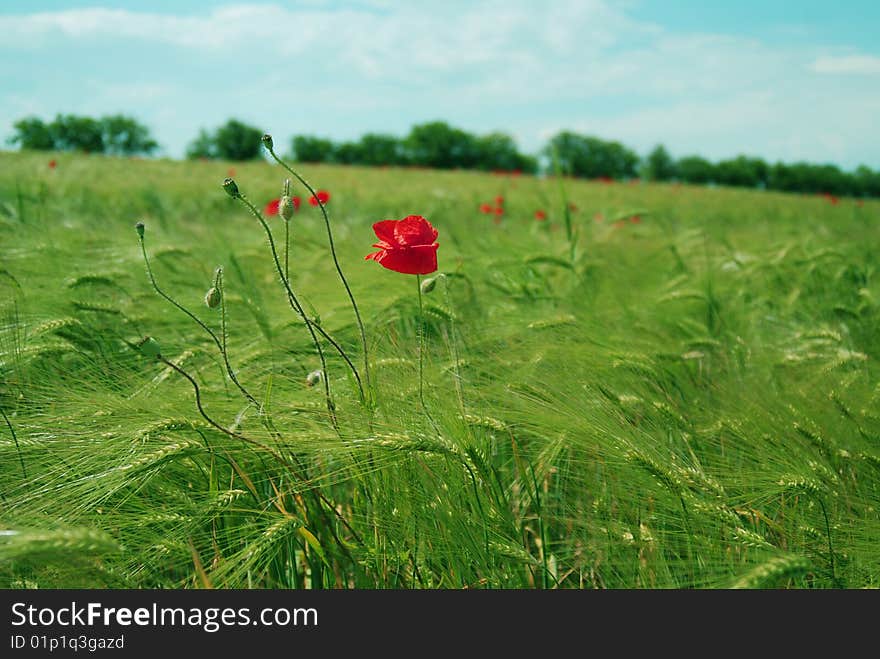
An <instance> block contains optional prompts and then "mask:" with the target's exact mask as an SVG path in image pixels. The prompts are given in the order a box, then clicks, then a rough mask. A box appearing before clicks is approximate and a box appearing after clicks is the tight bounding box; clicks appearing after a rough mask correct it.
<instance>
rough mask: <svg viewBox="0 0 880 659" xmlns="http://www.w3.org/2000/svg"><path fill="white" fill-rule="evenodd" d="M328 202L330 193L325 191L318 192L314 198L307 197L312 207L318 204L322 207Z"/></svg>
mask: <svg viewBox="0 0 880 659" xmlns="http://www.w3.org/2000/svg"><path fill="white" fill-rule="evenodd" d="M328 201H330V193H329V192H327V191H326V190H318V192H317V193H315V196H314V197H309V203H310V204H311V205H312V206H317V205H318V204H321V205H322V206H323V205H324V204H326V203H327V202H328Z"/></svg>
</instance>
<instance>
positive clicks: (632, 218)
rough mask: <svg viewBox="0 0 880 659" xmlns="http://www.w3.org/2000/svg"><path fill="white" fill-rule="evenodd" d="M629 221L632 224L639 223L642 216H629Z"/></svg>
mask: <svg viewBox="0 0 880 659" xmlns="http://www.w3.org/2000/svg"><path fill="white" fill-rule="evenodd" d="M629 221H630V222H632V223H633V224H639V223H640V222H641V221H642V216H641V215H633V216H632V217H630V218H629Z"/></svg>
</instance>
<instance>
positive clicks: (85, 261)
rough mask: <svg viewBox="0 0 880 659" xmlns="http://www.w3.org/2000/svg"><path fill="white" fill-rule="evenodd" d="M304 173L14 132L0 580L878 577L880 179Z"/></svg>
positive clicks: (775, 580)
mask: <svg viewBox="0 0 880 659" xmlns="http://www.w3.org/2000/svg"><path fill="white" fill-rule="evenodd" d="M53 157H54V158H55V160H56V165H57V166H54V167H49V165H48V163H49V159H50V158H53ZM233 168H234V171H231V170H232V169H233ZM297 171H298V172H300V173H301V174H303V176H304V177H305V178H306V180H307V181H308V182H309V183H311V184H312V185H313V186H314V187H315V188H316V189H321V190H326V191H327V192H328V193H329V200H328V201H327V203H326V209H327V212H328V213H329V217H330V223H331V227H332V235H333V239H334V244H335V249H336V253H337V254H338V258H339V263H340V266H341V270H342V271H343V273H344V275H345V278H346V280H347V282H348V284H349V285H350V288H351V292H352V297H353V298H354V299H355V300H356V304H357V308H358V310H359V314H360V317H361V318H362V321H363V326H364V335H365V339H366V345H367V349H368V350H367V354H366V355H365V354H364V350H363V342H362V338H361V333H360V331H359V327H358V322H357V317H356V316H355V313H354V311H353V308H352V304H351V300H350V299H349V296H348V294H347V292H346V289H345V288H344V286H343V285H342V282H341V280H340V277H339V275H338V273H337V270H336V268H335V266H334V262H333V260H332V258H331V254H330V250H329V248H328V241H327V229H326V226H325V223H324V221H323V219H322V214H321V212H320V207H319V206H313V205H310V204H309V203H307V200H308V198H309V193H308V191H306V190H305V189H304V188H303V186H302V185H301V184H300V183H298V182H297V181H296V180H295V179H294V180H293V184H292V189H291V194H295V195H298V196H300V197H301V198H302V200H303V203H302V204H301V206H300V207H299V209H298V210H297V211H296V212H295V213H294V214H293V218H292V219H291V220H290V223H289V252H288V256H287V262H288V265H287V268H288V270H289V278H288V280H289V284H290V289H291V292H292V293H293V294H294V296H295V298H296V300H298V304H299V308H300V309H302V310H303V312H304V314H305V316H306V318H307V320H308V322H304V321H303V318H302V317H301V316H300V314H299V313H298V312H297V310H296V308H292V306H291V304H289V300H288V297H289V296H288V293H287V292H286V291H285V288H284V285H283V283H282V281H281V279H280V278H279V275H278V270H279V269H281V270H282V271H283V270H284V268H285V265H284V261H285V254H284V252H285V249H284V243H285V223H284V220H283V219H282V218H281V217H279V216H277V215H274V216H267V217H266V218H265V221H266V223H267V226H268V227H269V228H270V229H271V231H272V234H273V241H274V243H275V246H276V248H277V254H278V257H279V262H278V265H277V266H276V262H275V260H274V258H273V254H272V252H271V251H270V247H269V243H268V240H267V236H266V233H265V231H264V229H263V227H262V226H261V224H260V222H259V221H258V219H257V218H256V217H255V216H254V215H253V214H252V213H251V212H250V211H249V209H248V208H247V206H246V205H245V204H244V203H242V202H241V201H240V200H236V199H232V198H230V196H229V195H227V194H226V192H225V191H224V189H223V187H222V183H223V180H224V178H226V177H227V176H230V175H232V176H234V179H235V181H236V183H237V185H238V188H239V190H240V191H241V193H243V194H244V195H245V196H246V197H247V199H248V200H250V202H251V203H252V204H253V205H254V207H255V208H256V209H258V210H260V211H262V210H263V208H264V206H265V205H266V203H267V202H269V201H270V200H272V199H273V198H277V197H278V196H279V195H280V194H281V192H282V184H283V181H284V179H285V177H289V175H287V174H286V172H285V171H284V170H283V169H282V168H281V167H279V166H277V165H275V164H269V163H266V162H260V163H252V164H238V163H236V164H230V163H222V162H200V161H192V162H175V161H159V160H135V159H115V158H107V157H95V156H92V157H89V156H83V155H80V156H75V155H65V154H55V155H54V156H53V155H51V154H50V155H46V154H37V153H0V409H2V413H3V415H2V418H0V586H3V587H6V588H10V587H11V588H33V587H36V588H57V587H95V588H201V587H210V586H213V587H216V588H456V589H457V588H532V587H535V588H728V587H746V588H749V587H764V588H768V587H773V588H775V587H790V588H835V587H836V588H863V587H876V586H878V585H880V552H878V551H877V547H878V545H880V513H878V510H880V377H878V376H880V369H878V359H880V270H878V258H877V245H878V244H880V202H877V201H865V202H863V203H859V202H856V201H855V200H852V199H846V198H841V199H839V200H838V199H834V200H832V199H830V198H828V197H822V196H814V195H811V196H797V195H787V194H779V193H770V192H764V191H750V190H742V189H724V188H707V187H692V186H679V185H675V184H647V183H641V182H636V183H620V182H607V181H606V182H602V181H579V180H574V179H564V180H560V179H555V178H552V177H549V178H535V177H531V176H513V175H502V174H480V173H466V172H440V171H431V170H415V169H394V168H390V169H387V168H386V169H379V168H376V169H366V168H355V167H341V166H315V165H313V166H308V165H303V166H301V168H299V166H297ZM481 206H483V208H482V209H481ZM496 209H500V210H496ZM408 215H420V216H423V217H425V218H427V219H428V220H429V221H430V223H431V224H432V225H433V227H434V228H436V230H437V231H438V238H437V242H438V243H439V250H438V252H437V254H438V263H439V269H438V271H437V273H434V274H432V275H427V276H422V277H421V278H417V277H416V276H415V275H410V274H400V273H397V272H393V271H391V270H388V269H385V268H383V267H381V266H380V265H379V264H378V263H375V262H373V261H369V260H364V257H365V256H366V255H367V254H369V253H371V252H375V251H376V248H373V247H371V245H372V244H373V243H375V242H377V238H376V235H375V234H374V232H373V229H372V225H373V224H374V223H375V222H378V221H380V220H386V219H395V220H399V219H401V218H404V217H406V216H408ZM137 222H143V224H144V240H143V246H144V252H143V253H142V251H141V245H140V243H139V238H138V232H137V231H136V229H135V224H136V223H137ZM144 253H145V254H146V255H147V257H148V259H149V265H150V269H151V272H152V275H153V276H154V278H155V283H156V286H157V287H158V290H157V288H156V287H154V286H153V284H152V283H151V280H150V277H149V275H148V272H147V268H146V264H145V260H144ZM218 266H222V285H221V286H217V284H220V283H221V282H219V281H215V280H216V277H215V269H216V268H217V267H218ZM420 283H421V284H422V286H421V291H423V292H422V293H421V294H420V288H419V284H420ZM212 286H215V287H218V288H222V295H220V296H219V298H218V299H221V298H222V304H218V305H216V306H214V307H213V308H212V307H209V306H207V305H206V302H205V296H206V293H207V292H208V290H209V289H210V288H211V287H212ZM159 291H161V294H160V292H159ZM162 294H164V295H166V296H168V297H170V298H172V299H173V300H174V302H173V303H172V302H170V301H169V300H167V299H165V298H163V296H162ZM215 301H216V300H215ZM178 305H179V306H178ZM181 307H183V309H185V311H184V310H182V309H181ZM190 314H192V315H194V316H195V317H196V318H197V319H198V321H199V322H196V321H195V320H193V318H192V317H191V315H190ZM200 323H201V324H200ZM202 324H203V325H204V326H202ZM312 333H314V335H315V337H316V338H315V340H313V338H312V336H311V334H312ZM147 336H150V337H153V338H154V340H155V342H156V343H153V342H150V343H148V344H146V345H142V340H143V338H144V337H147ZM331 340H332V342H331ZM316 341H317V343H318V344H319V345H320V346H321V352H322V354H323V359H324V361H325V367H322V364H321V360H320V357H319V355H318V353H317V351H316V348H315V343H316ZM334 344H335V345H334ZM151 347H152V348H154V349H152V350H151V349H150V348H151ZM337 348H338V349H337ZM156 352H159V353H160V355H159V356H158V357H157V355H156ZM224 354H225V355H226V358H227V359H226V360H225V359H224ZM225 361H228V367H227V364H226V363H225ZM349 362H350V363H349ZM315 371H325V373H323V374H316V373H315ZM230 373H232V374H234V376H235V379H233V378H232V377H231V376H230ZM355 373H357V376H355ZM324 375H326V378H325V377H324ZM325 384H326V387H325ZM359 384H360V386H359ZM361 390H363V393H361ZM196 392H198V400H197V399H196ZM328 392H329V394H330V397H329V399H332V404H328V400H329V399H328V396H327V394H328ZM199 405H201V412H200V409H199Z"/></svg>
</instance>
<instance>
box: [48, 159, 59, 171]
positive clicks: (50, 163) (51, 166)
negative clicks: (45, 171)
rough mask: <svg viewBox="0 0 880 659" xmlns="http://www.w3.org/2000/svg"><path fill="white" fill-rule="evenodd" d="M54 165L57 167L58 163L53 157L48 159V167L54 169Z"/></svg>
mask: <svg viewBox="0 0 880 659" xmlns="http://www.w3.org/2000/svg"><path fill="white" fill-rule="evenodd" d="M56 167H58V163H57V162H56V161H55V159H54V158H53V159H52V160H50V161H49V169H55V168H56Z"/></svg>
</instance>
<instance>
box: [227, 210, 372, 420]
mask: <svg viewBox="0 0 880 659" xmlns="http://www.w3.org/2000/svg"><path fill="white" fill-rule="evenodd" d="M235 198H236V199H238V200H239V201H241V203H243V204H244V205H245V206H247V207H248V209H249V210H250V212H251V214H252V215H253V216H254V217H256V218H257V220H259V222H260V224H261V225H262V227H263V230H264V231H265V232H266V237H267V238H268V239H269V250H270V251H271V252H272V260H273V261H274V263H275V269H276V270H277V271H278V276H279V277H280V278H281V284H282V285H283V286H284V289H285V291H286V292H287V301H288V302H289V303H290V306H291V308H292V309H293V310H294V311H295V312H296V313H297V314H298V315H299V317H300V318H301V319H302V321H303V322H304V323H305V325H306V329H308V331H309V334H310V335H311V337H312V343H314V344H315V349H316V350H317V352H318V358H319V359H320V361H321V369H322V370H323V372H324V377H323V378H322V379H323V380H324V394H325V396H326V398H327V411H328V412H329V413H330V419H331V421H332V422H333V426H334V427H335V428H337V429H338V424H337V422H336V413H335V412H334V409H335V405H334V403H333V398H332V396H331V394H330V378H329V376H328V374H327V360H326V358H325V357H324V349H323V348H321V342H320V341H318V336H317V335H316V334H315V328H317V330H318V332H320V333H321V335H322V336H323V337H324V338H325V339H327V340H328V341H329V342H330V343H331V345H333V347H334V348H336V350H337V351H338V352H339V354H340V355H342V358H343V359H344V360H345V361H346V363H348V365H349V366H350V367H351V369H352V372H353V373H354V376H355V379H356V380H357V384H358V389H359V390H360V393H361V396H363V394H364V390H363V386H362V385H361V379H360V376H359V375H358V373H357V369H355V367H354V364H352V363H351V361H350V360H349V359H348V356H347V355H346V354H345V351H344V350H343V349H342V347H341V346H340V345H339V344H338V343H336V341H334V340H333V339H332V338H331V337H330V335H329V334H327V332H326V331H324V329H323V328H322V327H321V326H320V325H317V324H315V323H313V322H312V321H311V320H309V317H308V316H306V312H305V310H304V309H303V307H302V305H301V304H300V302H299V300H298V299H297V297H296V295H295V294H294V292H293V289H292V288H291V287H290V280H288V279H287V277H285V276H284V270H283V269H282V267H281V263H280V261H279V260H278V250H277V249H276V248H275V239H274V238H273V237H272V230H271V229H270V228H269V225H268V224H266V220H264V219H263V216H262V214H261V213H260V211H259V210H257V207H256V206H254V205H253V204H252V203H251V202H250V201H249V200H248V199H247V197H245V196H244V195H242V194H240V193H239V194H238V195H237V196H236V197H235Z"/></svg>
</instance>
